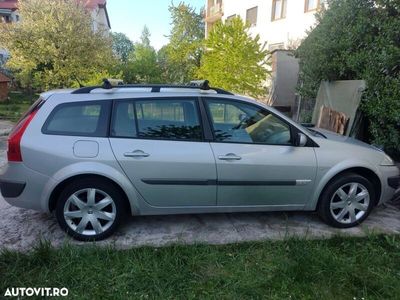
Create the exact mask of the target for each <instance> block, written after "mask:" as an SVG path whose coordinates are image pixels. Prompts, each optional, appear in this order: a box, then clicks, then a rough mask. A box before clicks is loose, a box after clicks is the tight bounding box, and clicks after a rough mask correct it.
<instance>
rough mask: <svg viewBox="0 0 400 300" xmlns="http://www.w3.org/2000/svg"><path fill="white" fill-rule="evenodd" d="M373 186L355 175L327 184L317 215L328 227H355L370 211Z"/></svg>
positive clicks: (372, 199)
mask: <svg viewBox="0 0 400 300" xmlns="http://www.w3.org/2000/svg"><path fill="white" fill-rule="evenodd" d="M374 200H375V194H374V189H373V185H372V184H371V183H370V182H369V181H368V180H367V179H366V178H364V177H362V176H360V175H357V174H345V175H343V176H342V177H341V178H337V179H336V180H334V181H333V182H331V183H330V184H329V186H328V187H327V188H326V189H325V191H324V192H323V194H322V196H321V199H320V203H319V207H318V213H319V215H320V217H321V218H322V219H323V220H324V221H325V222H326V223H328V224H329V225H332V226H334V227H339V228H349V227H353V226H357V225H358V224H360V223H361V222H363V221H364V220H365V219H366V218H367V217H368V215H369V213H370V212H371V210H372V207H373V203H374Z"/></svg>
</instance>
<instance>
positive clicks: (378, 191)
mask: <svg viewBox="0 0 400 300" xmlns="http://www.w3.org/2000/svg"><path fill="white" fill-rule="evenodd" d="M349 173H353V174H357V175H360V176H362V177H364V178H366V179H367V180H369V181H370V182H371V183H372V185H373V186H374V188H375V190H374V191H375V199H374V206H376V205H377V204H378V203H379V200H380V198H381V195H382V183H381V180H380V178H379V176H378V175H377V174H376V173H375V172H374V171H372V170H371V169H369V168H367V167H351V168H347V169H344V170H341V171H340V172H337V173H335V174H334V175H333V176H331V178H330V179H329V180H328V181H327V182H326V183H325V184H324V186H323V188H322V189H321V191H320V192H319V194H318V198H317V201H316V204H315V207H314V209H317V208H318V205H319V204H320V202H321V201H320V200H321V197H322V195H323V193H324V191H325V190H326V189H327V187H328V186H329V184H330V183H331V182H332V181H334V180H336V178H337V177H340V176H343V175H344V174H349Z"/></svg>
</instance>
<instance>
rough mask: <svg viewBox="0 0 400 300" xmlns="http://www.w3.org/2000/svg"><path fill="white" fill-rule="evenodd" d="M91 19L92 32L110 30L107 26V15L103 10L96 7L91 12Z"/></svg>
mask: <svg viewBox="0 0 400 300" xmlns="http://www.w3.org/2000/svg"><path fill="white" fill-rule="evenodd" d="M91 15H92V19H93V30H94V31H97V30H105V31H107V32H108V31H109V30H110V29H111V28H110V27H109V26H108V20H107V13H106V11H105V9H104V8H101V7H98V8H96V9H93V10H92V12H91Z"/></svg>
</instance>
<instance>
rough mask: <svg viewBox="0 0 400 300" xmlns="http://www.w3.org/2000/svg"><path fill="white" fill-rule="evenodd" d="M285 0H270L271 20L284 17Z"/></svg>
mask: <svg viewBox="0 0 400 300" xmlns="http://www.w3.org/2000/svg"><path fill="white" fill-rule="evenodd" d="M286 3H287V0H273V1H272V21H275V20H280V19H284V18H286Z"/></svg>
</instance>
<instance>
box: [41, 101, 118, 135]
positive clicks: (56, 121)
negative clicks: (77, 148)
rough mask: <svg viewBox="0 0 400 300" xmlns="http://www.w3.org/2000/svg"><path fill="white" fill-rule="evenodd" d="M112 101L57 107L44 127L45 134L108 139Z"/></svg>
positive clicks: (78, 103)
mask: <svg viewBox="0 0 400 300" xmlns="http://www.w3.org/2000/svg"><path fill="white" fill-rule="evenodd" d="M110 108H111V102H110V101H91V102H74V103H64V104H60V105H58V106H56V107H55V108H54V110H53V111H52V112H51V114H50V116H49V117H48V118H47V120H46V122H45V124H44V125H43V128H42V132H43V133H44V134H55V135H72V136H97V137H106V136H107V133H108V124H109V116H110Z"/></svg>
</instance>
